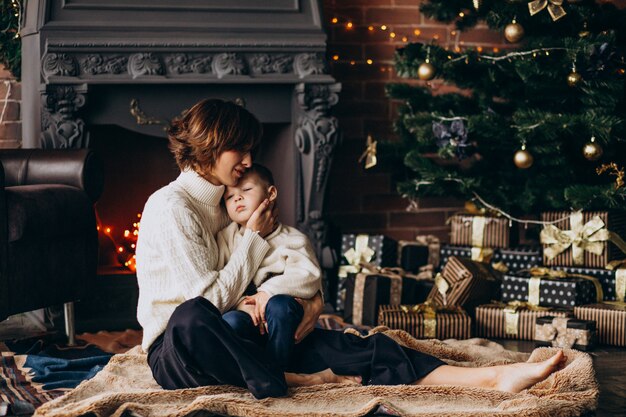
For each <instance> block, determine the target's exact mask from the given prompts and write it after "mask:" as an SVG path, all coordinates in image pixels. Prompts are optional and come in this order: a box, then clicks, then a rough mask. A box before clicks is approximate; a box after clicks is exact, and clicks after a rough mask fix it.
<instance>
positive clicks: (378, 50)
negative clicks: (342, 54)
mask: <svg viewBox="0 0 626 417" xmlns="http://www.w3.org/2000/svg"><path fill="white" fill-rule="evenodd" d="M396 49H397V47H396V45H394V44H391V43H374V44H370V45H365V53H364V55H365V58H367V59H373V60H374V61H381V60H382V61H387V62H389V63H391V62H393V58H394V55H395V53H396Z"/></svg>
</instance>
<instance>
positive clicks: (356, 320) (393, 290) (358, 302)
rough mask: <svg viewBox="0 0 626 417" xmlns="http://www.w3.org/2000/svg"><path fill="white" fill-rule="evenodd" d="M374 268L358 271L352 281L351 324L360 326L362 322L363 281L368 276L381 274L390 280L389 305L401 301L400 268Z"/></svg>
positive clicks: (397, 303)
mask: <svg viewBox="0 0 626 417" xmlns="http://www.w3.org/2000/svg"><path fill="white" fill-rule="evenodd" d="M373 268H374V270H372V269H369V268H368V272H359V273H357V275H356V278H355V281H354V295H353V298H352V324H355V325H357V326H360V325H362V324H363V308H364V307H365V305H364V301H365V300H364V296H365V281H366V280H367V277H368V276H371V275H377V276H383V277H386V278H388V279H389V280H390V283H389V303H387V304H389V305H400V303H401V301H402V274H403V273H404V271H403V270H402V268H378V267H373Z"/></svg>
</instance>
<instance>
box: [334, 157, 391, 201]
mask: <svg viewBox="0 0 626 417" xmlns="http://www.w3.org/2000/svg"><path fill="white" fill-rule="evenodd" d="M354 167H355V169H354V173H355V175H343V176H340V177H337V178H333V181H330V182H329V185H328V192H329V194H335V193H349V194H352V195H358V194H363V193H365V192H367V193H381V194H382V193H389V192H390V191H391V188H390V183H391V181H390V179H389V175H388V174H373V175H358V173H359V172H363V171H365V169H364V168H362V166H359V165H358V162H357V160H356V159H355V161H354Z"/></svg>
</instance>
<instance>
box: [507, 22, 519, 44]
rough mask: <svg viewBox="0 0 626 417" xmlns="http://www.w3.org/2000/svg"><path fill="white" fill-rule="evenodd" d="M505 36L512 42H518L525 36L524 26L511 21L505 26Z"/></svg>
mask: <svg viewBox="0 0 626 417" xmlns="http://www.w3.org/2000/svg"><path fill="white" fill-rule="evenodd" d="M504 37H505V38H506V40H507V41H509V42H511V43H516V42H519V41H520V40H522V38H523V37H524V27H523V26H522V25H520V24H519V23H517V22H513V23H509V24H508V25H506V27H505V28H504Z"/></svg>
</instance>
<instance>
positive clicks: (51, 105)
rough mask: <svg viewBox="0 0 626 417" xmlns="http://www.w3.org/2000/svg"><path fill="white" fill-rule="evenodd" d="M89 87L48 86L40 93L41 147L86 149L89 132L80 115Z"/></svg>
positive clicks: (85, 85) (83, 85)
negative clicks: (78, 114)
mask: <svg viewBox="0 0 626 417" xmlns="http://www.w3.org/2000/svg"><path fill="white" fill-rule="evenodd" d="M86 94H87V84H78V85H59V84H48V85H46V87H45V91H44V92H43V93H42V94H41V107H42V109H41V147H42V148H44V149H68V148H86V147H87V146H88V145H89V133H88V132H87V130H86V129H85V122H84V121H83V120H82V119H80V118H79V117H78V116H77V113H78V110H79V109H80V108H81V107H83V106H84V105H85V101H86V97H85V96H86Z"/></svg>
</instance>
